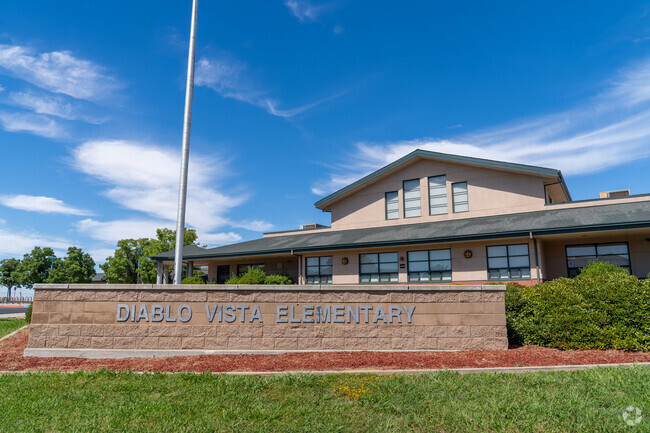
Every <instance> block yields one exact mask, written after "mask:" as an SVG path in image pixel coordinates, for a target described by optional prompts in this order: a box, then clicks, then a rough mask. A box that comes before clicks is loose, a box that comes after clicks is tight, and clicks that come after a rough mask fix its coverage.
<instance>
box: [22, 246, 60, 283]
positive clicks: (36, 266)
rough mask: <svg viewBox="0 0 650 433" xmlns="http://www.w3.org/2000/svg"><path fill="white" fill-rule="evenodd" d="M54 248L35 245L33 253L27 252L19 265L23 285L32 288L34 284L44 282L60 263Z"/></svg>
mask: <svg viewBox="0 0 650 433" xmlns="http://www.w3.org/2000/svg"><path fill="white" fill-rule="evenodd" d="M60 262H61V259H58V258H57V257H56V255H55V254H54V251H53V250H52V248H41V247H34V249H33V250H32V252H31V253H28V254H25V255H24V256H23V260H22V261H21V262H20V266H19V267H18V283H19V284H20V285H21V286H23V287H29V288H32V286H33V285H34V284H37V283H44V282H45V280H46V279H47V277H48V275H49V273H50V271H51V270H52V269H54V268H57V267H58V266H59V265H60Z"/></svg>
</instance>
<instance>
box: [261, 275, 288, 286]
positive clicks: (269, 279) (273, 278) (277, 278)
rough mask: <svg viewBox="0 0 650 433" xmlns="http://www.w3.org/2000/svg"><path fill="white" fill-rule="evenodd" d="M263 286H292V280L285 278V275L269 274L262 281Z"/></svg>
mask: <svg viewBox="0 0 650 433" xmlns="http://www.w3.org/2000/svg"><path fill="white" fill-rule="evenodd" d="M264 284H279V285H284V284H293V280H292V279H291V278H289V277H287V276H286V275H281V274H271V275H267V276H266V278H265V279H264Z"/></svg>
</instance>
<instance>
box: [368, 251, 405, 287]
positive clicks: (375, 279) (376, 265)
mask: <svg viewBox="0 0 650 433" xmlns="http://www.w3.org/2000/svg"><path fill="white" fill-rule="evenodd" d="M398 269H399V263H398V257H397V253H379V254H359V281H360V282H361V283H397V282H398V281H399V278H398Z"/></svg>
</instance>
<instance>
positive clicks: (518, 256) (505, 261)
mask: <svg viewBox="0 0 650 433" xmlns="http://www.w3.org/2000/svg"><path fill="white" fill-rule="evenodd" d="M487 257H488V279H490V280H511V279H516V278H530V257H529V256H528V244H517V245H498V246H492V247H487Z"/></svg>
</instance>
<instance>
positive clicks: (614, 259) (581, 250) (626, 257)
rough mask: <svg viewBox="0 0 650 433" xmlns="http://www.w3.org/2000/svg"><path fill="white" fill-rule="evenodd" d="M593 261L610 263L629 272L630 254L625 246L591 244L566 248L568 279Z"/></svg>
mask: <svg viewBox="0 0 650 433" xmlns="http://www.w3.org/2000/svg"><path fill="white" fill-rule="evenodd" d="M594 259H600V260H602V261H603V262H607V263H611V264H613V265H616V266H620V267H621V268H625V269H627V271H628V272H630V253H629V250H628V248H627V244H592V245H573V246H568V247H566V261H567V268H568V271H569V277H575V276H576V275H578V274H579V273H580V268H584V267H585V266H589V263H590V262H591V261H593V260H594Z"/></svg>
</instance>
